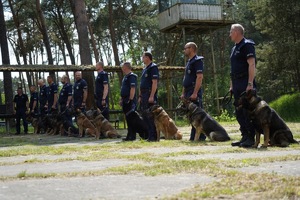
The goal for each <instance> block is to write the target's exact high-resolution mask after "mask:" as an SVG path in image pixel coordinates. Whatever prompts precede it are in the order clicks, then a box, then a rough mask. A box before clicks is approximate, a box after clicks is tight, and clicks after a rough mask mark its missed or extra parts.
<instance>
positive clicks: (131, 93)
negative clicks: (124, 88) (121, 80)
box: [129, 87, 135, 100]
mask: <svg viewBox="0 0 300 200" xmlns="http://www.w3.org/2000/svg"><path fill="white" fill-rule="evenodd" d="M134 95H135V87H131V88H130V95H129V100H133V98H134Z"/></svg>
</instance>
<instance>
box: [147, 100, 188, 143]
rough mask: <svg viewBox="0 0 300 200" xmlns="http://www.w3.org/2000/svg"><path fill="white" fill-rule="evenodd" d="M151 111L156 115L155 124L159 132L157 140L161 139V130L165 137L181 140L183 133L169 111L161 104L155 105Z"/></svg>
mask: <svg viewBox="0 0 300 200" xmlns="http://www.w3.org/2000/svg"><path fill="white" fill-rule="evenodd" d="M150 111H151V113H152V115H153V117H154V124H155V127H156V132H157V141H159V139H160V132H162V133H163V134H164V136H165V139H167V140H171V139H175V140H181V139H182V133H181V132H180V130H178V128H177V126H176V125H175V123H174V121H173V120H172V119H171V118H170V117H169V115H168V113H167V112H166V111H165V110H164V109H163V107H161V106H159V105H153V106H152V107H151V108H150Z"/></svg>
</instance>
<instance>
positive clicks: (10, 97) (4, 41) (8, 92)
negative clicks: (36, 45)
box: [0, 0, 13, 114]
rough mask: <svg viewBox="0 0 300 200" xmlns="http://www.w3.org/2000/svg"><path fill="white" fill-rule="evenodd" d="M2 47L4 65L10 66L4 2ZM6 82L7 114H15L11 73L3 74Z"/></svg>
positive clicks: (0, 23)
mask: <svg viewBox="0 0 300 200" xmlns="http://www.w3.org/2000/svg"><path fill="white" fill-rule="evenodd" d="M0 30H1V31H0V46H1V55H2V63H3V64H5V65H9V64H10V60H9V51H8V42H7V37H6V25H5V19H4V9H3V3H2V0H1V1H0ZM3 78H4V82H3V84H4V85H5V87H4V94H5V104H6V112H7V113H8V114H13V104H12V102H13V90H12V77H11V72H4V73H3Z"/></svg>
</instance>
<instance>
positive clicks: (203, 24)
mask: <svg viewBox="0 0 300 200" xmlns="http://www.w3.org/2000/svg"><path fill="white" fill-rule="evenodd" d="M233 4H234V3H233V0H158V6H159V14H158V19H159V29H160V31H161V32H164V33H181V34H182V38H183V42H184V43H185V42H186V41H185V37H186V34H188V35H199V34H210V35H211V40H212V39H213V38H212V32H213V31H215V30H217V29H219V28H224V27H226V26H228V25H230V24H233V23H234V6H233ZM211 51H212V59H213V60H212V61H213V74H214V75H213V76H214V86H215V92H216V100H217V108H218V109H217V112H218V114H219V113H220V105H219V94H218V83H217V74H216V66H215V57H214V53H213V52H214V50H213V42H211Z"/></svg>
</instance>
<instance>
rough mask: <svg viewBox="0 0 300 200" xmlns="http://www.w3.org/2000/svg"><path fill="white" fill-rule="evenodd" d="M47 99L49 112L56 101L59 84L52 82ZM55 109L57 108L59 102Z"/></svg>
mask: <svg viewBox="0 0 300 200" xmlns="http://www.w3.org/2000/svg"><path fill="white" fill-rule="evenodd" d="M47 92H48V93H47V101H48V112H51V108H52V106H53V103H54V94H57V85H56V84H55V83H52V84H51V85H49V86H48V91H47ZM55 109H57V104H56V107H55Z"/></svg>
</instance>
